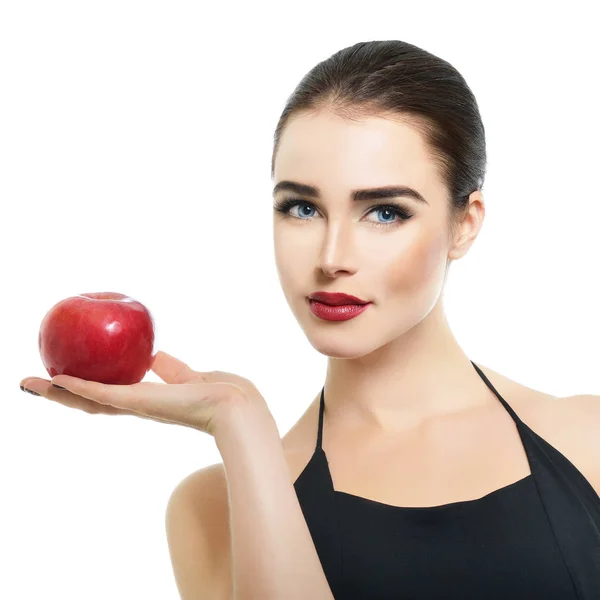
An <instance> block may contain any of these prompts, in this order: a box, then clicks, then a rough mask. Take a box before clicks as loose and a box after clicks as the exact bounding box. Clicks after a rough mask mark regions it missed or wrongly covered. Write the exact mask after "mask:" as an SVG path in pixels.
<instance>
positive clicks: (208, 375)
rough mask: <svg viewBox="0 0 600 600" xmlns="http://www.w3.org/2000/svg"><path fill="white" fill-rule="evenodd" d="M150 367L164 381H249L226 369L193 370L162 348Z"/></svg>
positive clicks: (241, 383) (239, 383) (242, 383)
mask: <svg viewBox="0 0 600 600" xmlns="http://www.w3.org/2000/svg"><path fill="white" fill-rule="evenodd" d="M150 368H151V369H152V371H154V372H155V373H156V374H157V375H158V376H159V377H160V378H161V379H162V380H163V381H164V382H166V383H192V382H196V381H198V382H204V383H216V382H229V383H235V384H237V385H244V384H247V383H249V382H248V380H247V379H244V378H243V377H240V376H239V375H236V374H235V373H228V372H227V371H207V372H199V371H194V370H193V369H192V368H191V367H190V366H189V365H187V364H186V363H184V362H183V361H181V360H179V359H177V358H175V357H174V356H172V355H171V354H168V353H167V352H163V351H162V350H159V351H158V352H157V353H156V355H155V357H154V362H153V363H152V366H151V367H150Z"/></svg>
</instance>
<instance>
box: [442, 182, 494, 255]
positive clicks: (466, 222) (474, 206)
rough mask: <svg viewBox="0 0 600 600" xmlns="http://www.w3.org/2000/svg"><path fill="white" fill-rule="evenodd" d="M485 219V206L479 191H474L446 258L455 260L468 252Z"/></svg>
mask: <svg viewBox="0 0 600 600" xmlns="http://www.w3.org/2000/svg"><path fill="white" fill-rule="evenodd" d="M484 218H485V204H484V202H483V194H482V193H481V190H475V191H474V192H472V193H471V195H470V196H469V204H468V206H467V208H465V216H464V217H463V219H462V221H461V222H460V225H459V227H458V229H457V232H456V234H455V236H454V240H453V241H452V245H451V246H450V250H449V252H448V258H449V259H450V260H456V259H458V258H462V257H463V256H464V255H465V254H466V253H467V252H468V251H469V248H470V247H471V245H472V244H473V242H474V241H475V238H476V237H477V235H478V234H479V231H480V230H481V227H482V225H483V220H484Z"/></svg>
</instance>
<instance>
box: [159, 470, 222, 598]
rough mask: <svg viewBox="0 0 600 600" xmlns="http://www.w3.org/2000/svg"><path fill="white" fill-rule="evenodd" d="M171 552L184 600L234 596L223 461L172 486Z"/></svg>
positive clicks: (168, 525) (169, 515)
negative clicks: (201, 590) (203, 594)
mask: <svg viewBox="0 0 600 600" xmlns="http://www.w3.org/2000/svg"><path fill="white" fill-rule="evenodd" d="M166 529H167V539H168V544H169V552H170V555H171V562H172V565H173V571H174V575H175V579H176V582H177V586H178V588H179V592H180V595H181V596H182V598H193V597H194V598H195V597H198V589H199V586H203V588H204V590H205V591H207V590H210V594H211V596H210V597H211V598H215V600H216V599H217V598H219V599H220V598H223V599H225V598H230V597H231V594H230V592H231V590H230V583H231V576H230V568H229V556H230V554H229V507H228V499H227V479H226V476H225V470H224V466H223V464H222V463H216V464H212V465H209V466H207V467H204V468H202V469H198V470H197V471H194V472H193V473H190V474H189V475H188V476H187V477H185V478H184V479H183V480H182V481H181V482H180V483H179V484H178V485H177V486H176V487H175V489H174V490H173V492H172V493H171V497H170V498H169V502H168V506H167V510H166Z"/></svg>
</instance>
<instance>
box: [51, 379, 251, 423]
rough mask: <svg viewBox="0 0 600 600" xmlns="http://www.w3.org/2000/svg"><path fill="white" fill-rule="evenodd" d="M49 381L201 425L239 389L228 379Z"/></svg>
mask: <svg viewBox="0 0 600 600" xmlns="http://www.w3.org/2000/svg"><path fill="white" fill-rule="evenodd" d="M52 383H55V384H56V385H60V386H63V387H65V388H67V389H68V390H69V391H71V392H73V393H74V394H77V395H79V396H82V397H84V398H88V399H90V400H93V401H94V402H98V403H100V404H109V405H111V406H114V407H115V408H120V409H124V410H129V411H133V412H135V413H138V414H140V415H146V416H149V417H151V418H153V419H158V420H166V421H169V422H170V423H180V424H182V425H192V424H202V423H203V422H205V420H206V418H208V417H210V415H211V414H212V412H213V411H214V409H215V408H216V406H217V405H218V404H219V403H221V402H229V401H233V400H235V399H237V398H238V397H239V396H240V395H241V390H240V388H239V387H238V386H236V385H233V384H231V383H228V382H215V383H198V382H196V383H179V384H171V385H165V384H163V383H154V382H147V381H145V382H140V383H135V384H132V385H109V384H105V383H99V382H95V381H86V380H84V379H78V378H77V377H72V376H70V375H57V376H56V377H55V378H54V379H53V380H52Z"/></svg>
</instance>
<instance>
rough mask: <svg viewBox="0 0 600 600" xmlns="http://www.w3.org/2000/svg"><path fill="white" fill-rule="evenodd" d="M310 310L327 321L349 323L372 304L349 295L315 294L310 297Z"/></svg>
mask: <svg viewBox="0 0 600 600" xmlns="http://www.w3.org/2000/svg"><path fill="white" fill-rule="evenodd" d="M309 300H310V310H311V311H312V313H313V314H314V315H316V316H317V317H319V318H320V319H324V320H326V321H347V320H349V319H353V318H354V317H357V316H358V315H360V313H362V312H364V311H365V310H366V309H367V307H368V306H369V304H371V303H370V302H367V301H366V300H361V299H360V298H357V297H356V296H350V295H348V294H339V293H337V294H328V293H327V292H315V293H314V294H311V295H310V296H309Z"/></svg>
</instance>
